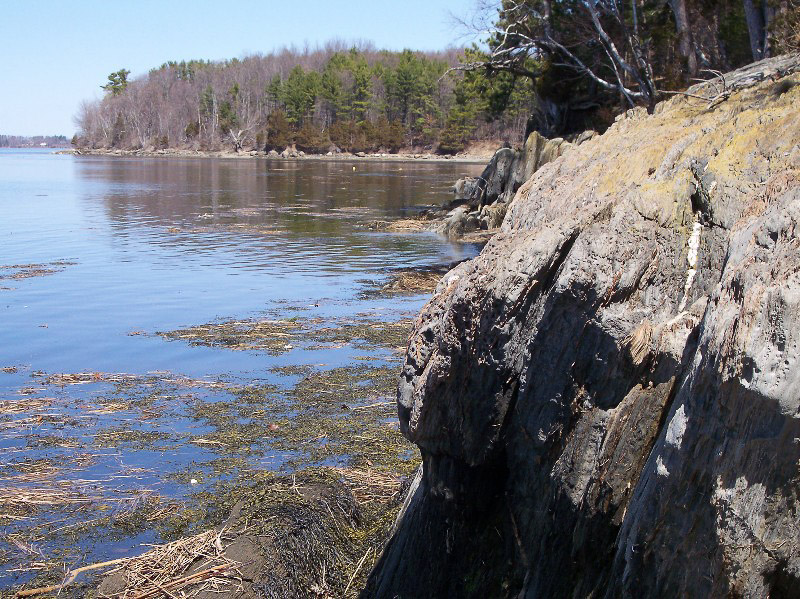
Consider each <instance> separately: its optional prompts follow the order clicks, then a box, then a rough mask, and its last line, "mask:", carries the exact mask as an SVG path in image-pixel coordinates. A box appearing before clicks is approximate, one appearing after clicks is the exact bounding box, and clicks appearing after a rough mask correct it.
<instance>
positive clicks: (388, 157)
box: [54, 149, 491, 164]
mask: <svg viewBox="0 0 800 599" xmlns="http://www.w3.org/2000/svg"><path fill="white" fill-rule="evenodd" d="M54 154H59V155H71V156H112V157H120V158H219V159H225V160H245V159H246V160H253V159H262V160H263V159H266V160H284V161H285V160H319V161H325V162H456V163H467V164H483V163H485V162H486V161H487V160H488V159H490V158H491V154H487V155H483V154H455V155H449V154H448V155H441V154H432V153H408V154H405V153H403V154H388V153H370V154H367V153H362V152H359V153H357V154H350V153H345V152H343V153H340V154H330V155H328V154H301V153H295V155H290V156H281V155H280V154H279V155H277V156H276V155H274V154H270V153H269V152H263V151H259V150H252V151H248V152H233V151H228V150H222V151H202V150H176V149H168V150H107V149H91V150H78V149H66V150H59V151H57V152H54Z"/></svg>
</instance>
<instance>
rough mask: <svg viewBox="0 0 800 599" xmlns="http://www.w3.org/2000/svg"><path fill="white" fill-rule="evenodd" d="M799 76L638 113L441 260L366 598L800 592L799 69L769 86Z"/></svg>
mask: <svg viewBox="0 0 800 599" xmlns="http://www.w3.org/2000/svg"><path fill="white" fill-rule="evenodd" d="M799 71H800V57H797V56H786V57H780V58H777V59H771V60H768V61H762V62H761V63H756V64H755V65H751V66H750V67H747V68H745V69H742V70H740V71H737V72H734V73H732V74H729V75H727V76H726V77H725V81H726V89H725V93H724V94H723V95H722V96H718V97H716V98H715V99H714V101H713V102H704V101H700V100H698V99H697V98H695V97H684V96H677V97H675V98H673V99H670V100H668V101H666V102H663V103H662V104H660V105H659V106H658V107H657V108H656V110H655V113H654V114H653V115H646V114H643V113H642V111H629V113H628V114H626V115H625V116H624V117H622V118H620V119H618V121H617V122H616V123H615V124H614V125H613V126H612V127H611V128H610V129H609V130H608V131H607V132H606V133H605V134H604V135H602V136H596V137H593V138H591V139H589V140H588V141H586V142H585V143H582V144H580V145H576V146H574V147H572V148H570V151H569V152H566V153H565V154H563V155H562V156H560V157H558V158H556V159H555V160H552V161H551V162H549V163H547V164H545V165H544V166H542V167H541V168H539V169H538V170H536V171H535V173H534V174H533V176H532V177H530V179H528V180H527V182H525V183H524V184H523V185H522V186H521V187H520V188H519V190H518V191H517V193H516V195H515V197H514V200H513V201H512V202H511V203H510V204H509V205H508V211H507V214H506V216H505V219H504V221H503V224H502V228H501V231H500V232H499V233H498V234H497V235H495V236H494V237H493V238H492V239H491V240H490V241H489V243H488V244H487V245H486V247H485V248H484V250H483V252H482V253H481V254H480V255H479V256H478V257H477V258H475V259H474V260H471V261H469V262H465V263H462V264H460V265H458V266H457V267H456V268H455V269H453V270H452V271H451V272H450V273H449V274H448V275H446V276H445V277H444V278H443V279H442V281H441V282H440V283H439V285H438V287H437V289H436V291H435V293H434V295H433V297H432V299H431V300H430V302H429V303H428V304H427V305H426V306H425V308H424V309H423V310H422V312H421V314H420V315H419V317H418V319H417V321H416V325H415V332H414V333H413V334H412V336H411V339H410V341H409V345H408V350H407V354H406V359H405V365H404V368H403V372H402V374H401V378H400V382H399V388H398V408H399V417H400V426H401V430H402V432H403V433H404V434H405V435H406V436H407V437H408V438H409V439H410V440H412V441H413V442H415V443H416V444H417V445H418V446H419V447H420V450H421V453H422V458H423V475H422V476H421V478H420V480H419V483H418V485H416V487H414V488H413V495H412V496H411V497H409V498H408V499H407V501H406V505H405V507H404V512H403V517H402V519H401V520H400V521H399V523H398V525H397V528H396V532H395V534H394V535H393V537H392V539H391V540H390V542H389V543H388V545H387V547H386V549H385V551H384V553H383V556H382V557H381V560H380V562H379V563H378V565H377V566H376V568H375V569H374V570H373V572H372V575H371V577H370V580H369V584H368V586H367V588H366V590H365V591H364V593H363V595H364V596H365V597H373V596H374V597H394V596H400V597H432V596H436V597H486V596H491V597H521V598H534V597H536V598H541V597H554V598H555V597H606V598H609V599H610V598H612V597H673V596H696V597H728V596H737V597H764V598H766V597H790V596H797V594H798V590H799V589H800V534H798V531H800V516H798V512H797V509H796V503H797V500H798V494H799V492H800V484H799V483H798V480H799V479H798V464H800V444H798V442H797V439H798V438H800V394H798V391H797V390H798V389H800V368H798V359H800V333H798V331H800V253H798V248H800V127H798V123H800V109H799V108H798V106H800V86H798V85H793V86H788V87H787V86H785V85H784V86H783V88H785V89H784V91H782V92H781V93H780V94H776V93H772V92H771V90H772V88H773V86H775V85H779V84H781V82H785V81H790V82H796V81H798V80H800V75H798V72H799ZM776 81H777V83H776ZM706 85H711V84H706ZM690 91H691V93H692V94H693V95H694V96H701V95H702V94H703V93H704V88H703V87H702V86H699V87H695V88H693V89H692V90H690ZM443 572H446V573H447V575H446V576H443V575H442V573H443Z"/></svg>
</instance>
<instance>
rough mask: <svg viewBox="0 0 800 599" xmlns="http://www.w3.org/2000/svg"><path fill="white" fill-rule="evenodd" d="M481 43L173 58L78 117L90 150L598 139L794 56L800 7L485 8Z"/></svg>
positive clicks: (515, 2)
mask: <svg viewBox="0 0 800 599" xmlns="http://www.w3.org/2000/svg"><path fill="white" fill-rule="evenodd" d="M462 26H463V28H464V29H466V30H470V29H471V30H473V31H479V30H480V31H484V32H486V33H485V38H484V41H483V43H481V44H480V45H473V46H472V47H470V48H460V49H454V48H451V49H448V50H443V51H439V52H416V51H412V50H403V51H400V52H397V51H387V50H378V49H376V48H375V47H374V46H372V45H371V44H369V43H358V44H348V43H346V42H342V41H334V42H330V43H328V44H326V45H325V46H324V47H321V48H315V49H304V50H297V49H283V50H281V51H278V52H274V53H271V54H267V55H251V56H245V57H243V58H234V59H231V60H225V61H218V62H212V61H206V60H190V61H180V62H175V61H172V62H167V63H164V64H163V65H161V66H160V67H158V68H154V69H152V70H151V71H150V72H149V73H147V74H146V75H143V76H140V77H136V78H133V79H130V78H129V75H130V72H129V71H128V70H126V69H124V68H123V69H120V70H119V71H116V72H114V73H111V74H110V75H109V77H108V81H107V82H106V83H105V85H103V86H102V88H103V90H104V91H105V95H104V97H103V98H102V99H101V100H99V101H96V102H85V103H83V104H82V106H81V107H80V109H79V113H78V114H77V115H76V123H77V125H78V128H79V133H78V134H76V136H75V137H74V138H73V140H72V143H73V145H75V146H78V147H83V148H107V149H110V148H120V149H137V148H145V149H162V148H187V149H204V150H219V149H228V150H235V151H240V150H253V149H255V150H260V151H268V150H276V151H281V150H283V149H284V148H286V147H291V146H294V147H295V148H296V149H298V150H302V151H305V152H307V153H326V152H329V151H331V152H340V151H344V152H362V151H385V152H397V151H399V150H401V149H425V150H428V151H437V152H440V153H456V152H459V151H462V150H464V149H465V148H466V147H468V146H469V144H470V143H471V142H474V141H478V140H493V141H498V142H507V143H519V142H520V141H521V140H522V139H524V136H525V135H526V134H527V133H528V132H530V131H531V130H538V131H539V132H540V133H542V134H544V135H547V136H550V137H552V136H556V135H562V136H569V135H571V134H576V133H579V132H581V131H583V130H585V129H596V130H599V131H602V130H603V129H605V128H606V127H607V126H608V125H609V124H610V123H611V122H613V118H614V116H615V115H616V114H618V113H619V112H620V111H622V110H625V109H627V108H629V107H632V106H634V105H644V106H646V107H648V109H649V110H652V109H653V107H654V106H655V103H656V102H657V101H660V100H662V99H665V98H667V97H670V96H671V95H674V94H680V93H685V90H686V89H687V87H688V86H689V85H691V84H692V83H693V82H696V81H697V80H702V79H711V78H715V77H719V76H720V75H721V73H722V72H724V71H727V70H730V69H733V68H736V67H739V66H742V65H745V64H748V63H750V62H753V61H754V60H758V59H760V58H764V57H767V56H770V55H774V54H777V53H781V52H786V51H792V50H797V49H798V47H800V0H760V1H759V0H631V1H630V2H624V1H622V0H503V1H502V2H495V3H491V2H486V3H479V4H478V6H477V8H476V11H475V13H474V14H473V15H471V17H470V18H468V19H466V18H465V19H464V21H463V23H462Z"/></svg>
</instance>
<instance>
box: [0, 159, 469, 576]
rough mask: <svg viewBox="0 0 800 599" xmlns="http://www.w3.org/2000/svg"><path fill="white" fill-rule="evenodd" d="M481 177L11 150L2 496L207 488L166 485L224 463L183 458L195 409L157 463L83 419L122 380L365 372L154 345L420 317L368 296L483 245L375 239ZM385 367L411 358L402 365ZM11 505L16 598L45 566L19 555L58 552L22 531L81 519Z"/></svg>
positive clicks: (1, 189)
mask: <svg viewBox="0 0 800 599" xmlns="http://www.w3.org/2000/svg"><path fill="white" fill-rule="evenodd" d="M354 167H355V168H354ZM480 170H481V166H480V165H467V164H457V163H409V162H386V163H367V162H322V161H300V162H292V161H265V160H214V159H186V160H182V159H128V158H98V157H72V156H57V155H53V154H50V153H46V152H39V151H22V150H0V277H2V278H0V310H2V316H1V317H0V319H1V320H0V368H3V371H2V372H0V451H2V455H3V458H2V459H1V460H0V487H3V488H5V489H6V493H8V489H12V488H17V487H19V488H22V489H25V488H35V489H42V488H45V489H47V488H52V489H53V490H56V491H58V492H62V493H66V494H69V493H76V494H82V495H83V496H86V495H87V494H91V493H88V492H87V484H89V483H88V482H87V481H95V492H94V494H95V495H97V496H98V497H101V498H103V499H108V500H109V502H111V501H112V500H118V499H119V495H120V494H123V495H124V494H126V493H128V494H133V495H131V497H134V500H135V492H136V491H137V489H138V490H142V489H145V488H146V489H147V491H148V492H156V493H158V494H159V495H160V496H163V497H167V498H181V497H185V496H187V495H188V494H189V493H190V492H193V491H195V490H196V489H194V488H193V487H192V486H190V485H188V484H187V482H188V481H177V482H176V479H175V477H173V478H169V477H167V476H166V474H168V473H169V472H178V471H181V469H185V468H186V467H187V465H188V464H191V463H193V462H197V461H201V460H202V459H203V458H206V457H208V456H211V455H212V454H213V452H212V450H210V449H208V448H203V447H199V446H197V445H191V444H188V443H186V442H185V438H186V435H189V434H193V433H198V434H199V433H202V431H203V430H204V429H203V427H202V424H197V423H196V422H195V421H193V420H192V419H190V418H185V417H184V416H185V415H184V414H182V412H181V410H180V409H177V410H176V413H175V417H174V418H172V419H171V420H170V424H169V431H167V432H168V433H169V435H168V436H167V437H164V439H162V441H163V443H162V444H161V445H160V446H159V447H158V448H148V447H147V446H143V445H142V444H139V445H138V446H137V445H130V446H125V445H114V446H113V447H111V448H108V447H105V448H104V447H103V446H102V444H100V445H98V443H97V433H98V431H99V430H101V429H103V428H104V427H105V428H108V427H112V428H113V427H116V429H119V428H120V426H121V424H120V422H121V421H120V417H119V416H118V415H113V416H109V415H105V414H104V413H103V411H102V410H95V411H94V412H92V411H91V410H89V411H88V412H87V406H91V405H94V404H92V402H93V401H95V400H97V401H99V399H100V398H106V399H107V394H108V393H109V392H110V389H112V388H113V381H114V380H115V379H114V378H113V376H111V377H110V376H109V373H114V374H115V375H116V376H117V377H119V376H122V375H123V374H124V375H129V376H136V377H146V376H148V373H153V372H165V371H168V372H169V373H172V374H173V375H175V376H180V377H188V378H191V379H195V380H202V381H209V382H211V381H218V380H220V379H225V380H229V381H242V382H243V383H244V382H248V381H253V380H257V381H273V379H275V375H274V374H272V373H273V372H274V371H273V370H272V369H274V368H275V367H276V366H287V365H297V364H308V365H315V367H318V368H335V367H338V366H344V365H347V364H350V363H352V361H353V359H355V358H357V357H358V353H359V351H358V350H357V349H354V348H352V347H342V348H339V349H337V350H332V349H324V348H323V349H319V348H313V347H307V348H304V347H297V348H295V349H292V350H291V351H286V352H284V353H281V354H280V355H271V354H269V353H266V352H259V351H238V352H233V351H229V350H226V349H220V348H212V347H196V346H192V345H190V344H188V343H183V342H179V341H177V342H176V341H167V340H165V339H164V338H162V337H160V336H158V335H156V334H155V333H156V332H157V331H170V330H174V329H178V328H182V327H189V326H193V325H200V324H203V323H208V322H213V321H217V320H220V319H250V318H267V317H268V318H275V319H286V318H293V317H294V318H306V319H307V318H314V319H320V320H323V321H324V320H330V319H333V320H335V319H337V318H339V319H341V318H344V317H350V316H352V315H355V314H368V315H371V316H370V317H374V318H376V319H385V320H395V319H398V318H400V317H403V316H407V315H409V314H412V313H414V312H416V311H417V310H419V308H420V307H421V306H422V304H423V303H424V301H425V299H426V298H425V297H423V296H414V297H403V298H397V297H394V298H376V297H374V296H368V295H365V294H364V292H365V291H368V290H369V289H371V288H372V287H373V285H374V282H375V281H378V282H380V281H381V280H384V279H386V278H387V276H389V274H390V273H391V271H392V270H393V269H397V268H403V267H411V266H426V265H434V264H441V263H449V262H454V261H458V260H462V259H465V258H468V257H471V256H473V255H475V254H476V253H477V251H478V248H476V247H474V246H470V245H463V244H453V243H449V242H447V241H446V240H444V239H442V238H440V237H437V236H435V235H433V234H419V233H417V234H389V233H376V232H372V231H371V230H370V228H369V227H368V226H367V225H368V224H369V223H370V221H374V220H380V219H387V218H395V217H403V216H410V215H413V214H414V213H415V211H417V210H418V209H419V207H420V206H424V205H438V204H441V202H442V201H444V200H446V199H448V197H450V193H449V188H450V186H451V185H452V183H453V181H455V179H457V178H459V177H461V176H464V175H476V174H478V173H479V171H480ZM28 275H36V276H28ZM132 333H133V334H132ZM362 353H363V352H362ZM371 359H372V360H373V361H375V360H377V361H380V360H383V361H384V362H387V363H392V362H393V361H394V362H397V361H398V360H399V358H398V356H397V354H392V353H391V352H388V351H386V352H384V354H383V355H381V354H380V352H379V353H378V354H374V353H373V354H372V356H371ZM76 373H78V374H82V375H84V376H85V373H94V374H93V376H96V377H97V381H96V384H91V382H89V383H87V382H86V381H83V383H84V384H79V385H65V384H61V385H54V384H53V382H52V381H53V379H52V378H48V377H52V376H53V375H58V374H68V375H70V374H72V375H74V374H76ZM109 380H111V382H109ZM32 400H37V401H38V403H36V402H35V401H32ZM25 402H28V403H25ZM25 406H27V407H25ZM87 413H88V414H91V416H87ZM68 417H69V418H68ZM158 426H159V427H160V429H159V432H160V433H163V432H164V431H163V430H161V429H163V428H164V425H163V424H160V425H158ZM116 429H115V430H116ZM54 439H55V441H54ZM59 439H61V440H62V441H63V442H59ZM45 441H46V442H45ZM70 445H72V446H70ZM254 455H256V454H254ZM253 459H255V460H256V461H258V460H260V461H258V463H257V464H256V465H257V466H258V467H262V468H271V469H280V468H282V467H283V468H285V463H286V456H284V455H281V454H280V452H271V453H270V454H269V455H266V454H263V453H262V454H257V455H256V457H255V458H253ZM53 463H55V465H56V466H61V467H60V469H59V470H58V472H57V473H56V471H55V470H52V469H51V470H52V471H51V472H50V474H49V475H48V472H47V471H44V470H43V469H44V465H48V467H50V465H52V464H53ZM65 464H66V465H68V466H69V467H64V465H65ZM132 473H133V474H132ZM134 474H135V475H134ZM211 478H213V477H208V479H207V480H206V481H201V482H200V483H199V484H200V485H201V486H202V485H203V484H210V481H211ZM111 481H113V483H112V482H111ZM111 487H113V489H112V490H109V489H110V488H111ZM0 491H1V490H0ZM115 493H116V495H114V494H115ZM2 497H3V496H2V495H0V502H2V501H4V500H3V499H2ZM6 498H7V495H6ZM109 505H116V504H114V503H113V502H112V503H109ZM12 507H13V506H12ZM17 507H18V506H17ZM4 508H8V505H4V504H2V503H0V518H2V513H6V512H7V513H8V514H10V516H9V517H6V518H5V519H2V521H0V525H2V526H3V528H4V529H5V531H4V535H5V538H4V539H3V540H0V588H2V587H9V586H13V585H16V584H19V583H22V582H26V581H27V580H30V579H31V578H32V577H33V576H34V575H35V574H36V572H35V571H31V570H26V569H25V567H24V564H25V563H30V559H31V558H30V555H29V553H26V550H25V549H21V548H20V544H21V545H23V546H28V545H32V546H34V547H35V548H37V547H38V549H36V550H37V551H39V550H41V551H42V552H43V553H45V554H46V553H47V548H48V545H47V543H48V541H47V537H46V536H45V535H44V534H43V533H42V532H41V530H39V532H36V533H34V532H31V531H30V530H29V528H26V527H29V526H30V525H31V524H32V523H33V524H35V525H36V526H39V525H41V524H42V523H44V522H45V521H47V523H48V524H50V525H51V526H54V525H55V524H53V523H56V522H57V520H58V518H60V519H61V521H62V523H63V522H66V524H62V526H70V525H71V524H70V515H69V512H68V511H62V512H58V511H57V510H56V512H53V513H49V512H47V510H39V511H36V512H31V513H30V514H27V515H25V514H23V512H20V511H13V510H11V511H8V510H7V509H4ZM15 514H16V516H15ZM20 514H22V515H20ZM12 516H13V517H12ZM23 516H24V517H23ZM81 517H86V515H85V513H84V514H83V516H81ZM48 518H49V519H50V520H48ZM37 534H38V535H39V536H38V537H37V536H36V535H37ZM9 535H10V536H11V537H14V539H16V541H17V542H14V540H13V539H11V540H10V538H9ZM14 535H16V537H15V536H14ZM153 540H157V538H156V537H154V536H153V534H151V533H137V534H136V535H133V536H130V537H125V536H124V535H121V536H120V535H117V537H116V538H110V537H109V538H104V539H103V540H102V542H101V541H98V540H95V541H93V542H92V543H90V544H89V545H91V546H84V547H82V549H81V550H82V552H83V555H82V557H81V560H82V561H91V560H98V559H109V558H110V557H116V556H118V555H126V554H129V553H130V552H131V551H133V548H134V547H136V546H137V545H138V544H139V543H141V542H143V541H153ZM37 543H38V545H37ZM26 544H28V545H26ZM84 545H86V543H84ZM70 559H72V560H73V562H72V563H74V561H75V560H76V559H78V558H74V557H72V558H70ZM26 560H27V562H26ZM3 568H5V570H4V571H3V570H2V569H3Z"/></svg>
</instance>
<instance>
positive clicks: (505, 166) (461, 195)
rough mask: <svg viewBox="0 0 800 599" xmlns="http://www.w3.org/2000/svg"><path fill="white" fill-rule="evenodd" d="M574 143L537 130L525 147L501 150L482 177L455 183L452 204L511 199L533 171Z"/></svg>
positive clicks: (475, 206)
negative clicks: (545, 135)
mask: <svg viewBox="0 0 800 599" xmlns="http://www.w3.org/2000/svg"><path fill="white" fill-rule="evenodd" d="M571 146H572V144H570V143H569V142H567V141H564V140H563V139H561V138H556V139H547V138H546V137H542V136H541V135H539V133H537V132H535V131H534V132H533V133H531V134H530V135H529V136H528V139H527V140H526V141H525V145H524V146H523V148H522V149H520V150H514V149H512V148H500V149H499V150H497V152H495V154H494V156H492V159H491V160H490V161H489V164H487V165H486V168H485V169H484V170H483V172H482V173H481V176H480V177H477V178H476V177H465V178H463V179H459V180H458V181H457V182H456V184H455V186H454V187H453V192H454V195H455V198H454V201H453V202H452V204H453V205H460V204H466V205H468V206H470V208H472V209H473V210H478V209H480V208H481V207H483V206H487V205H489V204H494V203H495V202H504V203H507V202H510V201H511V199H512V198H513V197H514V194H515V193H516V191H517V190H518V189H519V188H520V186H521V185H522V184H523V183H524V182H525V181H527V180H528V179H530V177H531V175H533V173H535V172H536V171H537V170H539V169H540V168H541V167H542V166H544V165H545V164H547V163H548V162H552V161H553V160H555V159H556V158H558V157H559V156H561V155H562V154H563V153H564V152H565V151H567V149H569V148H570V147H571Z"/></svg>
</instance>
